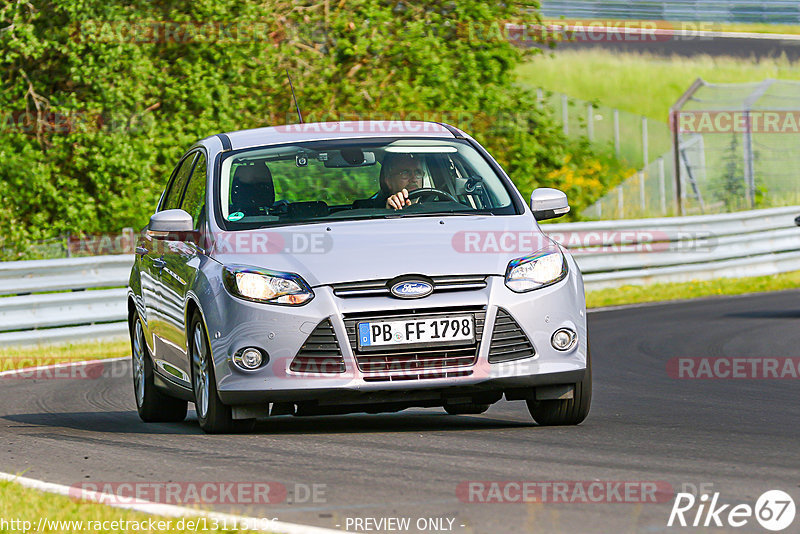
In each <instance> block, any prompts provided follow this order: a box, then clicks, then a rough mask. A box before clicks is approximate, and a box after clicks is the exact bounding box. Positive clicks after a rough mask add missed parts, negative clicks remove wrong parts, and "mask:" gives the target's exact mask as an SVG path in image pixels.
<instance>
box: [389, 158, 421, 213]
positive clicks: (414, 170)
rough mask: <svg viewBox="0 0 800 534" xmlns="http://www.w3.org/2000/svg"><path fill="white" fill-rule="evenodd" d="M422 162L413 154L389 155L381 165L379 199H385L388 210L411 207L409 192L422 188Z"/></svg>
mask: <svg viewBox="0 0 800 534" xmlns="http://www.w3.org/2000/svg"><path fill="white" fill-rule="evenodd" d="M423 176H425V171H423V170H422V162H420V160H419V159H418V158H415V157H414V155H413V154H394V153H391V152H390V153H388V154H386V156H384V158H383V164H382V165H381V177H380V178H381V180H380V181H381V192H380V194H379V195H378V198H379V199H382V198H385V199H386V201H385V203H384V207H385V208H386V209H395V210H401V209H403V208H404V207H406V206H410V205H411V204H412V201H411V200H409V199H408V192H409V191H413V190H415V189H419V188H420V187H422V177H423Z"/></svg>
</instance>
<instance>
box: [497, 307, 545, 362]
mask: <svg viewBox="0 0 800 534" xmlns="http://www.w3.org/2000/svg"><path fill="white" fill-rule="evenodd" d="M535 354H536V350H535V349H534V348H533V345H531V342H530V340H529V339H528V336H526V335H525V332H523V331H522V328H520V326H519V325H518V324H517V322H516V321H515V320H514V318H513V317H511V315H510V314H509V313H508V312H507V311H506V310H504V309H503V308H498V309H497V318H496V319H495V320H494V330H493V331H492V342H491V345H489V363H499V362H508V361H511V360H521V359H523V358H530V357H531V356H533V355H535Z"/></svg>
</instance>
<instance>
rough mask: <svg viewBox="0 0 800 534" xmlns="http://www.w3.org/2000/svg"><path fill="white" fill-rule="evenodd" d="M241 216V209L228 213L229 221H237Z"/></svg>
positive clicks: (242, 215)
mask: <svg viewBox="0 0 800 534" xmlns="http://www.w3.org/2000/svg"><path fill="white" fill-rule="evenodd" d="M242 217H244V213H242V212H241V211H234V212H233V213H231V214H230V215H228V220H229V221H238V220H239V219H241V218H242Z"/></svg>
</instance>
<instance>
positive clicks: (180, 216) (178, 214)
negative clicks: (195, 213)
mask: <svg viewBox="0 0 800 534" xmlns="http://www.w3.org/2000/svg"><path fill="white" fill-rule="evenodd" d="M193 230H194V221H192V216H191V215H189V214H188V213H186V212H185V211H183V210H164V211H159V212H158V213H155V214H153V215H152V216H151V217H150V224H149V225H148V226H147V232H148V234H150V235H151V236H153V237H166V235H167V234H169V233H170V232H181V233H183V232H186V233H188V232H192V231H193Z"/></svg>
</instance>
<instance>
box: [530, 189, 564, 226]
mask: <svg viewBox="0 0 800 534" xmlns="http://www.w3.org/2000/svg"><path fill="white" fill-rule="evenodd" d="M531 211H532V212H533V216H534V217H535V218H536V220H537V221H544V220H546V219H555V218H556V217H561V216H562V215H564V214H565V213H569V202H568V201H567V195H565V194H564V193H563V192H562V191H559V190H558V189H551V188H549V187H540V188H538V189H534V190H533V193H531Z"/></svg>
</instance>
